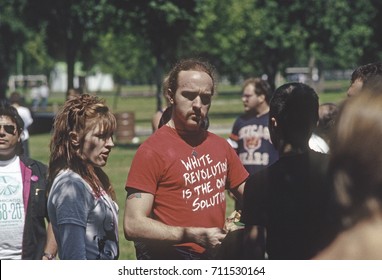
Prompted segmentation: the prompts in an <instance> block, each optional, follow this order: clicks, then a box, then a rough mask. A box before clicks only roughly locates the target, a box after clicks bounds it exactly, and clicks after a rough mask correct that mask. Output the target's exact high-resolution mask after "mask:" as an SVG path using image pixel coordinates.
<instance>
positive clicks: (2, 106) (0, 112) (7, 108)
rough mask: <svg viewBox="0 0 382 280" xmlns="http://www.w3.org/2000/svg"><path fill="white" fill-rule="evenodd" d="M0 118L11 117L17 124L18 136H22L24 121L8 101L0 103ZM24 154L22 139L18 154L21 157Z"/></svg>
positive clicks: (17, 148)
mask: <svg viewBox="0 0 382 280" xmlns="http://www.w3.org/2000/svg"><path fill="white" fill-rule="evenodd" d="M0 116H7V117H9V118H10V119H11V120H12V121H13V122H14V123H15V124H16V131H17V134H18V135H21V133H22V131H23V128H24V121H23V119H22V118H21V117H20V115H19V113H18V112H17V109H16V108H15V107H13V106H12V105H11V104H10V103H9V102H8V101H6V100H1V101H0ZM23 153H24V149H23V145H22V142H21V139H20V141H19V142H18V143H17V145H16V154H17V155H18V156H19V155H22V154H23Z"/></svg>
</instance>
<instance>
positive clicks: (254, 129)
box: [228, 78, 278, 210]
mask: <svg viewBox="0 0 382 280" xmlns="http://www.w3.org/2000/svg"><path fill="white" fill-rule="evenodd" d="M242 92H243V94H242V98H241V99H242V101H243V105H244V114H243V115H241V116H239V117H238V118H237V119H236V121H235V123H234V125H233V128H232V133H231V135H230V137H229V139H228V142H229V143H230V144H231V146H232V147H233V148H234V149H235V150H236V152H237V154H238V155H239V157H240V160H241V162H242V163H243V165H244V167H245V169H247V171H248V173H250V174H254V173H256V172H258V171H260V170H261V169H263V168H265V167H267V166H269V165H271V164H272V163H274V162H275V161H276V160H277V159H278V153H277V151H276V149H275V148H274V146H273V144H272V141H271V138H270V134H269V129H268V122H269V100H270V98H271V88H270V86H269V84H268V82H267V81H265V80H262V79H260V78H250V79H247V80H245V81H244V85H243V91H242ZM235 207H236V210H239V209H241V205H239V204H238V203H236V206H235Z"/></svg>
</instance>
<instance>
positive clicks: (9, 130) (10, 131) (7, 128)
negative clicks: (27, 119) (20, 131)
mask: <svg viewBox="0 0 382 280" xmlns="http://www.w3.org/2000/svg"><path fill="white" fill-rule="evenodd" d="M3 127H4V131H5V132H6V133H8V134H12V135H15V134H16V127H15V126H14V125H13V124H0V130H1V129H2V128H3Z"/></svg>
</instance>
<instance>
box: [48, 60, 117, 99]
mask: <svg viewBox="0 0 382 280" xmlns="http://www.w3.org/2000/svg"><path fill="white" fill-rule="evenodd" d="M76 70H77V69H76ZM76 70H75V71H74V72H75V77H74V81H73V83H74V87H79V86H80V76H82V73H80V71H76ZM79 73H80V74H79ZM85 82H86V87H87V88H86V90H87V91H89V92H97V91H112V90H113V89H114V81H113V76H112V75H111V74H104V73H101V72H97V73H96V74H95V75H88V76H86V77H85ZM67 84H68V75H67V71H66V64H64V63H58V64H56V66H55V67H54V69H53V71H52V72H51V74H50V89H51V91H58V92H65V91H66V90H67Z"/></svg>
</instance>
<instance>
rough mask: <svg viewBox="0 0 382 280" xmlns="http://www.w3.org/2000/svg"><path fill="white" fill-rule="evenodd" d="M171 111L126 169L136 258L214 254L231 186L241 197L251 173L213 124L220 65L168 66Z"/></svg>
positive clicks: (128, 222) (127, 217)
mask: <svg viewBox="0 0 382 280" xmlns="http://www.w3.org/2000/svg"><path fill="white" fill-rule="evenodd" d="M168 81H169V89H168V95H169V101H170V104H171V118H170V120H169V121H167V122H166V123H165V124H164V125H163V126H162V127H161V128H159V129H158V130H157V131H156V132H155V133H154V134H153V135H151V136H150V137H149V138H148V139H147V140H146V141H145V142H144V143H143V144H142V145H141V146H140V147H139V148H138V150H137V152H136V154H135V156H134V159H133V162H132V164H131V168H130V171H129V174H128V177H127V182H126V190H127V198H126V204H125V213H124V232H125V237H126V238H127V239H128V240H133V241H134V242H135V248H136V255H137V259H208V258H212V257H213V256H214V254H215V252H216V250H215V249H216V248H217V247H218V246H219V245H220V243H221V241H222V240H223V239H224V237H225V236H226V232H225V231H224V230H223V227H224V223H225V213H226V198H225V190H226V189H229V190H231V191H232V192H234V193H235V194H237V196H238V197H239V198H240V195H241V193H242V191H243V185H244V184H243V182H244V181H245V180H246V179H247V177H248V173H247V172H246V170H245V169H244V167H243V166H242V164H241V163H240V160H239V158H238V156H237V155H236V153H235V151H234V150H233V149H232V148H231V146H230V145H229V144H228V142H227V141H226V140H225V139H224V138H221V137H219V136H217V135H215V134H213V133H210V132H208V131H207V130H206V129H205V128H204V127H203V123H204V121H205V119H206V118H207V115H208V111H209V108H210V106H211V101H212V97H213V95H214V92H215V76H214V71H213V68H212V67H211V66H210V65H209V64H208V63H206V62H203V61H200V60H196V59H187V60H181V61H179V62H178V63H177V64H176V65H175V66H174V68H173V69H172V70H171V72H170V74H169V80H168Z"/></svg>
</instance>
